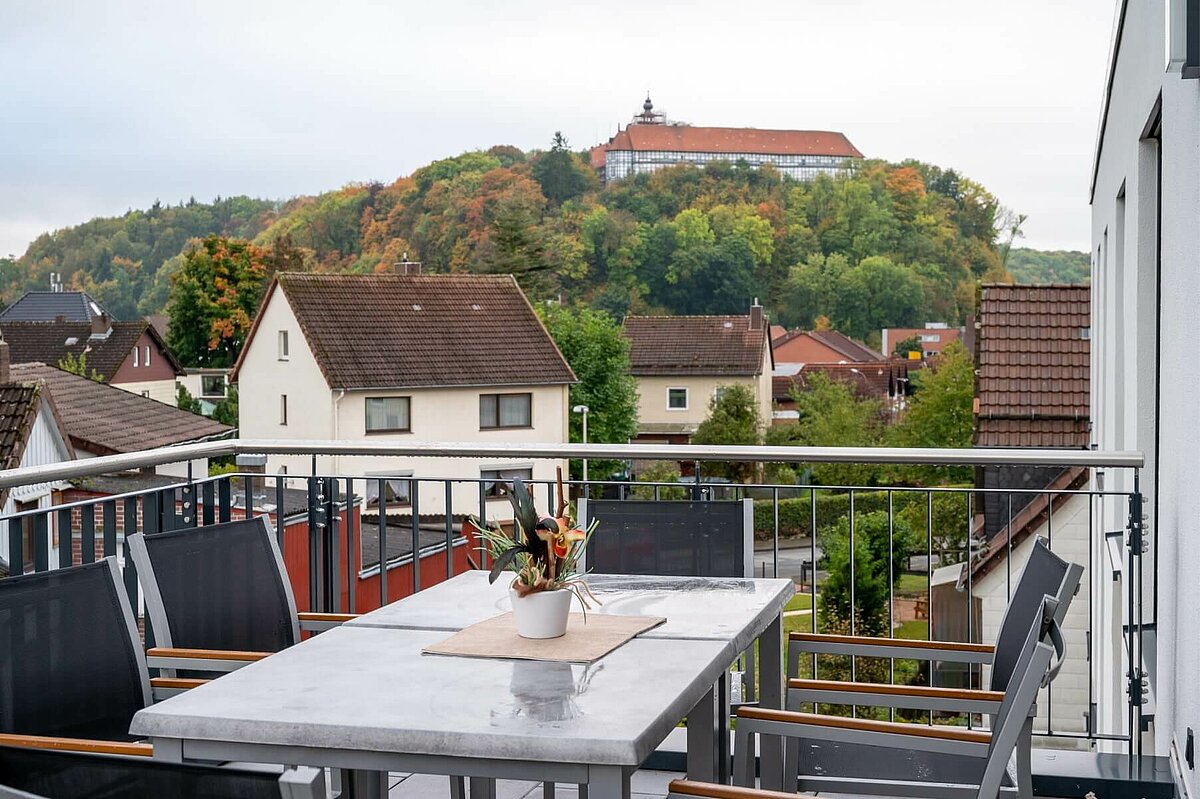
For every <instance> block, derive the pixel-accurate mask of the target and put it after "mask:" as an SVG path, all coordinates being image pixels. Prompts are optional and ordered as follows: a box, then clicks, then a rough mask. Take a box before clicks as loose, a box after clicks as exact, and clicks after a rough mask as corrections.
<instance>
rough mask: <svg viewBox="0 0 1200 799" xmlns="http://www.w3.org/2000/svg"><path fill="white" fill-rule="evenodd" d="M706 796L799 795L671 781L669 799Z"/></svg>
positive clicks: (773, 798) (761, 798)
mask: <svg viewBox="0 0 1200 799" xmlns="http://www.w3.org/2000/svg"><path fill="white" fill-rule="evenodd" d="M677 796H705V797H708V798H709V799H797V794H794V793H781V792H779V791H767V790H764V789H762V788H741V787H738V786H736V785H714V784H713V783H711V782H693V781H692V780H671V784H670V785H668V786H667V797H668V799H673V798H674V797H677Z"/></svg>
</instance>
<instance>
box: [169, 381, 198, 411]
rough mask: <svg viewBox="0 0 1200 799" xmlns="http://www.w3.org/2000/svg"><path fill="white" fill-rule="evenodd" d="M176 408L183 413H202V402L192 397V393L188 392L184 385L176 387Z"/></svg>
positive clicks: (178, 384)
mask: <svg viewBox="0 0 1200 799" xmlns="http://www.w3.org/2000/svg"><path fill="white" fill-rule="evenodd" d="M175 407H177V408H179V410H181V411H187V412H188V413H195V414H199V413H201V412H202V411H201V406H200V400H198V399H196V398H195V397H193V396H192V392H190V391H188V390H187V389H186V388H185V387H184V385H183V383H177V384H176V385H175Z"/></svg>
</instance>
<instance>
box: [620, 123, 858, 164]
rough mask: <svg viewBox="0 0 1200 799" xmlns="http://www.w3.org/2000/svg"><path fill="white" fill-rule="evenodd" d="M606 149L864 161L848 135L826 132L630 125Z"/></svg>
mask: <svg viewBox="0 0 1200 799" xmlns="http://www.w3.org/2000/svg"><path fill="white" fill-rule="evenodd" d="M603 147H604V150H660V151H666V152H684V153H729V154H738V153H755V154H768V155H832V156H839V157H842V158H862V157H863V154H862V153H860V152H859V151H858V148H857V147H855V146H854V145H853V144H851V143H850V141H849V139H847V138H846V137H845V135H844V134H841V133H836V132H833V131H825V130H762V129H759V128H702V127H693V126H691V125H630V126H628V127H626V128H625V129H624V130H622V131H620V132H619V133H617V135H616V136H613V137H612V139H610V140H609V142H608V144H606V145H603Z"/></svg>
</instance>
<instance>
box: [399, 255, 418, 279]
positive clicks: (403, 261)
mask: <svg viewBox="0 0 1200 799" xmlns="http://www.w3.org/2000/svg"><path fill="white" fill-rule="evenodd" d="M396 274H398V275H419V274H421V262H420V261H410V260H408V253H404V255H402V256H400V260H399V261H397V262H396Z"/></svg>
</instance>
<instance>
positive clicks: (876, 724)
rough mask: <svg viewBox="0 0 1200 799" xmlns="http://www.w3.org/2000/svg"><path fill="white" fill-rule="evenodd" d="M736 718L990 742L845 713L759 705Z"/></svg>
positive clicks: (976, 734) (955, 731) (986, 736)
mask: <svg viewBox="0 0 1200 799" xmlns="http://www.w3.org/2000/svg"><path fill="white" fill-rule="evenodd" d="M737 717H738V718H740V719H742V718H745V719H762V720H763V721H782V722H789V723H793V724H807V725H809V726H813V727H839V728H841V729H845V730H861V731H863V732H881V733H889V734H891V735H912V736H917V737H919V738H941V739H943V740H947V741H964V742H967V743H978V744H986V743H990V742H991V740H992V734H991V733H990V732H985V731H983V730H967V729H963V728H962V727H948V726H944V725H936V724H935V725H932V726H930V725H926V724H902V723H898V722H892V721H872V720H870V719H852V718H848V717H846V716H824V715H820V714H817V713H796V712H794V711H791V710H771V709H768V708H761V707H743V708H739V709H738V712H737Z"/></svg>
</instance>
